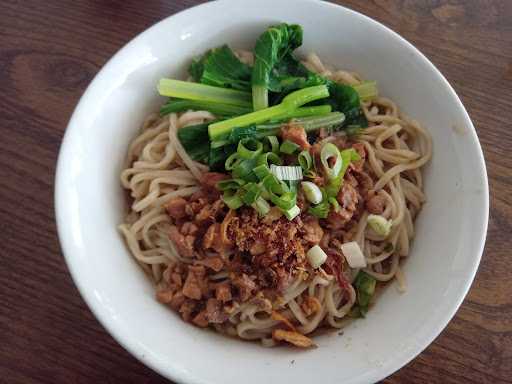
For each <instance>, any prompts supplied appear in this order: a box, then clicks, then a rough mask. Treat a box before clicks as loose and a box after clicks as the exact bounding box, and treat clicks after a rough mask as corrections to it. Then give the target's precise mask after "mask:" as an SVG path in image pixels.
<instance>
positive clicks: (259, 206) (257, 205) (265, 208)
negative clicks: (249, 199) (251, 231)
mask: <svg viewBox="0 0 512 384" xmlns="http://www.w3.org/2000/svg"><path fill="white" fill-rule="evenodd" d="M251 207H253V208H254V209H255V210H256V212H258V214H259V215H260V216H265V215H266V214H267V213H268V212H269V211H270V205H269V203H267V201H266V200H265V199H264V198H263V197H261V196H260V197H258V198H257V199H256V201H255V202H254V203H252V204H251Z"/></svg>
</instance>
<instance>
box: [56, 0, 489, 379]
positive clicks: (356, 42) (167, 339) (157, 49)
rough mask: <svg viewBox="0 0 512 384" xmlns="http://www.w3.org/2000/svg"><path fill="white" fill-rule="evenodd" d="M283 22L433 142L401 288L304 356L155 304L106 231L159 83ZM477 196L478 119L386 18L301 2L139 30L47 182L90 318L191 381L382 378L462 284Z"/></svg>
mask: <svg viewBox="0 0 512 384" xmlns="http://www.w3.org/2000/svg"><path fill="white" fill-rule="evenodd" d="M280 21H286V22H291V23H294V22H295V23H299V24H301V25H302V26H303V27H304V37H305V40H304V45H303V48H302V49H301V50H302V52H303V53H309V52H313V51H314V52H316V53H317V54H318V55H319V56H320V57H321V58H322V60H323V61H324V62H326V63H328V64H331V65H333V66H335V67H338V68H344V69H349V70H354V71H357V72H359V73H360V74H361V75H362V76H363V77H364V78H366V79H374V80H376V81H377V82H378V86H379V91H380V92H381V94H382V95H383V96H386V97H389V98H391V99H393V100H394V101H395V102H397V104H398V105H399V107H400V108H401V110H402V111H404V112H405V113H406V114H407V115H409V116H410V117H412V118H414V119H416V120H418V121H420V122H421V123H422V124H423V125H424V126H425V127H426V128H427V129H428V130H429V131H430V133H431V134H432V137H433V146H434V155H433V159H432V161H431V163H430V164H429V165H428V166H427V167H426V169H425V173H424V178H425V191H426V195H427V199H428V201H427V203H426V204H425V206H424V209H423V211H422V212H421V214H420V216H419V218H418V220H417V221H416V238H415V240H414V242H413V247H412V250H411V254H410V256H409V259H408V260H406V262H405V264H404V271H405V274H406V278H407V282H408V290H407V292H406V293H405V294H399V293H398V292H397V290H396V289H395V287H394V284H391V285H390V286H389V287H388V289H386V290H385V291H384V293H383V294H382V296H381V297H380V299H379V300H378V301H377V303H376V305H375V307H374V308H373V309H372V310H371V311H370V313H369V314H368V316H367V318H366V319H362V320H359V321H356V322H354V323H353V324H352V325H350V326H349V327H348V328H347V329H345V330H344V334H343V335H342V336H340V335H338V332H330V333H327V334H325V335H322V336H319V337H318V338H317V339H316V341H317V342H318V346H319V348H317V349H314V350H309V351H297V350H294V349H290V348H274V349H265V348H263V347H261V346H260V345H258V344H252V343H247V342H241V341H237V340H234V339H230V338H226V337H224V336H219V335H216V334H215V333H213V332H210V331H204V330H199V329H197V328H195V327H193V326H191V325H188V324H185V323H184V322H182V321H181V320H180V319H179V318H178V316H176V315H175V314H174V313H173V312H171V311H170V310H168V309H167V308H165V307H163V306H161V305H160V304H158V303H157V302H156V301H155V299H154V292H153V288H152V286H151V284H150V283H149V281H148V279H147V278H146V276H145V275H144V274H143V272H142V270H140V268H139V267H138V265H137V264H136V263H135V262H134V261H133V259H132V258H131V257H130V254H129V252H128V250H127V249H126V248H125V246H124V243H123V240H122V238H121V236H120V235H119V233H118V232H117V229H116V227H117V225H118V224H119V223H120V222H122V220H123V217H124V212H125V209H126V207H125V201H124V194H123V191H122V189H121V186H120V181H119V172H120V170H121V168H122V167H123V163H124V156H125V153H126V150H127V147H128V144H129V142H130V140H131V139H133V138H134V136H135V134H136V132H137V130H138V129H139V127H140V124H141V123H142V121H143V119H144V117H145V116H146V115H147V114H148V113H151V112H154V111H156V110H157V109H158V106H159V104H160V103H162V101H163V99H162V98H160V97H159V96H158V95H157V92H156V89H155V87H156V83H157V81H158V80H159V78H161V77H178V78H182V77H184V76H185V75H186V67H187V64H188V63H189V61H190V59H191V58H192V57H194V56H196V55H198V54H201V53H202V52H204V51H205V50H206V49H208V48H211V47H213V46H218V45H221V44H224V43H228V44H230V45H231V46H233V47H235V48H251V47H252V45H253V44H254V41H255V39H256V37H257V36H258V35H259V33H261V31H262V30H263V29H264V28H265V27H266V26H268V25H269V24H272V23H276V22H280ZM487 199H488V192H487V179H486V175H485V167H484V163H483V158H482V153H481V150H480V147H479V144H478V140H477V137H476V134H475V131H474V128H473V126H472V124H471V121H470V120H469V118H468V116H467V113H466V112H465V110H464V107H463V106H462V104H461V103H460V101H459V99H458V98H457V96H456V95H455V93H454V92H453V90H452V89H451V87H450V86H449V85H448V83H447V82H446V80H444V78H443V77H442V76H441V75H440V73H439V72H438V71H437V70H436V69H435V68H434V67H433V66H432V64H430V62H428V60H426V59H425V58H424V57H423V56H422V55H421V54H420V53H419V52H418V51H417V50H415V49H414V48H413V47H412V46H411V45H410V44H408V43H407V42H405V41H404V40H403V39H401V38H400V37H398V35H396V34H394V33H393V32H391V31H390V30H388V29H386V28H385V27H383V26H382V25H380V24H378V23H376V22H374V21H372V20H370V19H368V18H366V17H364V16H362V15H360V14H357V13H355V12H352V11H350V10H347V9H345V8H341V7H337V6H333V5H331V4H327V3H320V2H313V1H305V0H300V1H292V0H288V1H267V0H265V1H260V2H238V1H221V2H213V3H208V4H205V5H202V6H200V7H196V8H193V9H190V10H188V11H186V12H183V13H180V14H178V15H175V16H173V17H172V18H168V19H166V20H164V21H162V22H161V23H159V24H157V25H156V26H154V27H152V28H151V29H149V30H148V31H146V32H144V33H143V34H142V35H140V36H139V37H137V38H136V39H135V40H133V41H132V42H131V43H129V44H128V45H127V46H126V47H125V48H123V49H122V50H121V51H120V52H119V53H118V54H116V56H114V58H113V59H112V60H111V61H110V62H109V63H108V64H107V65H106V66H105V67H104V68H103V69H102V70H101V72H100V73H99V74H98V75H97V77H96V78H95V80H94V81H93V83H92V84H91V85H90V87H89V88H88V90H87V92H86V93H85V94H84V96H83V98H82V100H81V101H80V103H79V105H78V107H77V109H76V111H75V113H74V115H73V117H72V120H71V122H70V125H69V127H68V130H67V132H66V137H65V141H64V144H63V146H62V150H61V154H60V158H59V165H58V174H57V185H56V207H57V220H58V228H59V235H60V239H61V243H62V247H63V250H64V253H65V257H66V260H67V262H68V265H69V267H70V270H71V272H72V275H73V278H74V280H75V282H76V284H77V285H78V287H79V289H80V292H81V293H82V295H83V296H84V298H85V299H86V301H87V303H88V304H89V306H90V307H91V309H92V310H93V312H94V313H95V315H96V316H97V317H98V318H99V320H100V321H101V322H102V324H103V325H104V326H105V327H106V328H107V329H108V330H109V331H110V332H111V333H112V334H113V335H114V337H116V339H117V340H118V341H119V342H120V343H121V344H122V345H123V346H125V347H126V348H127V349H128V350H129V351H130V352H131V353H132V354H134V355H135V356H136V357H137V358H139V359H140V360H141V361H143V362H145V363H146V364H148V365H149V366H151V367H152V368H153V369H155V370H157V371H159V372H160V373H162V374H164V375H165V376H167V377H169V378H173V379H174V380H178V381H185V382H191V383H206V382H208V383H240V382H246V383H253V382H254V383H256V382H261V381H262V380H269V379H271V381H272V382H274V381H275V382H282V381H283V380H286V381H289V382H299V383H302V382H310V381H311V380H314V379H316V380H318V379H322V380H328V381H329V382H331V381H332V382H334V381H336V382H345V383H357V382H370V381H377V380H379V379H381V378H383V377H385V376H387V375H388V374H390V373H392V372H393V371H395V370H396V369H398V368H400V367H401V366H403V365H404V364H405V363H407V362H408V361H409V360H410V359H412V358H413V357H414V356H415V355H416V354H417V353H419V352H420V351H421V350H422V349H423V348H425V347H426V346H427V345H428V344H429V343H430V342H431V341H432V340H433V338H435V337H436V336H437V334H438V333H439V332H440V331H441V330H442V328H443V327H444V326H445V325H446V323H447V322H448V321H449V319H450V318H451V317H452V316H453V314H454V313H455V311H456V309H457V307H458V305H459V304H460V302H461V301H462V299H463V297H464V295H465V293H466V292H467V289H468V288H469V285H470V284H471V281H472V278H473V276H474V273H475V271H476V268H477V266H478V262H479V259H480V255H481V250H482V246H483V241H484V237H485V231H486V224H487V210H488V206H487V204H488V203H487ZM292 360H293V361H294V363H293V364H292V363H291V362H292ZM247 372H250V375H247Z"/></svg>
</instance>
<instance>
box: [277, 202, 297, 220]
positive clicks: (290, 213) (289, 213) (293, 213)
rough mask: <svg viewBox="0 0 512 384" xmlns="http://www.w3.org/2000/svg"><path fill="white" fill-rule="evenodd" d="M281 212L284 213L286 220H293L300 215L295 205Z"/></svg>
mask: <svg viewBox="0 0 512 384" xmlns="http://www.w3.org/2000/svg"><path fill="white" fill-rule="evenodd" d="M281 211H282V212H283V213H284V215H285V216H286V217H287V219H288V220H293V219H295V218H296V217H297V216H298V215H299V214H300V208H299V207H298V206H297V205H294V206H293V207H291V208H289V209H281Z"/></svg>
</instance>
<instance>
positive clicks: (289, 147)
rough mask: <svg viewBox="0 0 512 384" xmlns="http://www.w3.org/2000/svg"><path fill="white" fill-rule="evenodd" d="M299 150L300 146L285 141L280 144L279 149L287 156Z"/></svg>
mask: <svg viewBox="0 0 512 384" xmlns="http://www.w3.org/2000/svg"><path fill="white" fill-rule="evenodd" d="M299 148H300V145H298V144H295V143H294V142H293V141H290V140H285V141H283V143H282V144H281V147H279V150H280V151H281V152H283V153H286V154H287V155H293V154H294V153H295V151H297V150H298V149H299Z"/></svg>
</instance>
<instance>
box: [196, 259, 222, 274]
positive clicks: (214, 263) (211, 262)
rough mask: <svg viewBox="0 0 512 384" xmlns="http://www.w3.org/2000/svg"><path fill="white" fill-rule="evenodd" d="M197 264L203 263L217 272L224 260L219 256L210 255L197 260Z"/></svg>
mask: <svg viewBox="0 0 512 384" xmlns="http://www.w3.org/2000/svg"><path fill="white" fill-rule="evenodd" d="M197 264H200V265H204V266H205V267H206V268H210V269H211V270H213V271H215V272H219V271H220V270H221V269H222V267H223V266H224V261H223V260H222V258H221V257H220V256H211V257H207V258H205V259H203V260H199V261H197Z"/></svg>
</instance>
